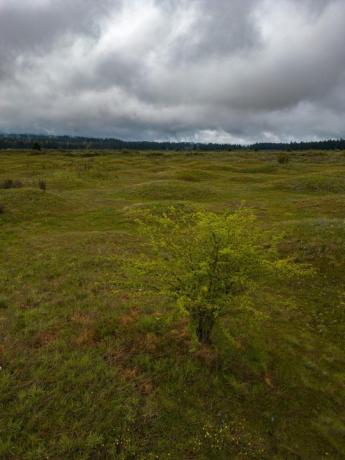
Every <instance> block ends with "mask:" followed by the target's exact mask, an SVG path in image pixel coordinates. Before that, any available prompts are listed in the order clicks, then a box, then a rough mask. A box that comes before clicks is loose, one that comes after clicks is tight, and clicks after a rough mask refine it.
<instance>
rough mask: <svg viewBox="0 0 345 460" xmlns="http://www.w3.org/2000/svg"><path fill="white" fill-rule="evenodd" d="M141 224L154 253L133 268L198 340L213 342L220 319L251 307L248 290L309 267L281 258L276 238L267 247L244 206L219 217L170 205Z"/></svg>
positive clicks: (299, 272)
mask: <svg viewBox="0 0 345 460" xmlns="http://www.w3.org/2000/svg"><path fill="white" fill-rule="evenodd" d="M141 228H142V231H143V232H144V234H146V235H147V237H148V238H149V241H150V247H151V249H153V250H154V255H155V257H154V258H152V257H151V258H150V257H149V256H142V257H141V258H140V260H136V261H132V262H131V270H134V271H135V273H137V274H141V275H143V276H145V277H147V276H149V277H150V283H151V284H152V283H153V284H154V285H155V287H156V288H158V289H159V291H160V292H161V293H162V294H164V295H165V296H168V297H170V298H173V299H174V300H175V302H176V306H177V307H178V309H179V311H180V312H183V313H184V314H187V315H188V316H189V318H190V321H191V324H192V325H193V329H194V331H195V334H196V336H197V339H198V340H199V342H200V343H204V344H207V343H210V342H211V334H212V330H213V327H214V324H215V322H216V320H217V318H219V317H220V316H222V315H224V314H227V313H229V312H231V311H233V310H234V309H236V310H238V309H241V308H242V309H246V308H248V307H249V306H250V303H249V298H250V296H249V293H251V292H252V293H253V292H254V291H255V290H256V289H257V288H258V286H259V285H260V284H261V283H264V282H268V283H270V282H271V281H272V279H273V278H275V277H277V276H278V277H279V279H284V278H287V279H290V278H291V277H292V276H296V275H297V276H299V275H301V274H302V273H304V271H305V270H304V268H301V267H298V266H297V265H295V264H293V263H292V262H290V261H289V260H286V259H285V260H282V259H279V258H278V255H277V251H276V249H275V248H276V244H277V242H278V241H277V240H278V239H277V238H276V239H274V241H276V243H272V245H271V248H270V249H269V250H268V249H267V247H266V249H264V241H263V231H262V228H261V227H260V226H259V225H258V224H257V222H256V219H255V216H254V215H253V214H252V213H251V211H248V210H246V209H241V210H239V211H237V212H234V213H232V214H221V215H218V214H214V213H212V212H206V211H202V212H192V213H190V214H186V213H181V212H178V211H177V210H176V209H174V208H172V209H171V210H170V211H169V213H167V214H165V215H163V217H157V216H153V215H149V216H148V217H147V219H146V220H145V222H141ZM250 308H252V307H251V306H250Z"/></svg>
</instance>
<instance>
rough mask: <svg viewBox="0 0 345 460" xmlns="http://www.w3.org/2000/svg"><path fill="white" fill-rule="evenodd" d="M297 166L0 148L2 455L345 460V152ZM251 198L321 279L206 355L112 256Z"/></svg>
mask: <svg viewBox="0 0 345 460" xmlns="http://www.w3.org/2000/svg"><path fill="white" fill-rule="evenodd" d="M289 155H290V158H291V159H290V162H289V163H288V164H286V165H280V164H279V163H278V162H277V157H278V154H274V153H269V154H268V153H255V152H252V153H250V152H248V153H243V152H239V153H236V152H229V153H205V154H203V153H200V154H197V155H195V154H189V153H187V152H186V153H185V154H182V153H177V154H174V153H167V154H160V155H156V154H154V153H140V152H137V153H128V152H127V153H119V152H118V153H116V152H113V153H110V152H109V153H104V154H98V155H96V154H95V156H88V157H87V156H85V153H83V152H73V153H68V154H64V153H61V152H60V153H59V152H50V153H45V154H40V155H32V154H30V152H1V153H0V184H1V183H2V182H3V181H4V180H6V179H13V180H20V181H21V182H22V184H23V186H22V187H21V188H13V189H6V190H4V189H0V204H1V205H3V212H2V213H1V214H0V366H1V368H0V458H1V459H4V460H7V459H16V460H22V459H23V460H29V459H30V460H40V459H42V460H43V459H47V458H49V459H61V460H67V459H73V460H74V459H78V460H79V459H80V460H81V459H83V460H86V459H142V460H144V459H145V460H146V459H147V460H149V459H162V460H165V459H176V460H180V459H197V460H199V459H200V460H209V459H211V460H212V459H217V460H218V459H224V460H228V459H235V460H240V459H241V460H242V459H276V460H278V459H305V460H310V459H343V458H344V457H345V410H344V407H345V387H344V382H345V368H344V364H345V362H344V361H345V359H344V358H345V352H344V349H345V338H344V337H345V289H344V281H345V257H344V256H345V228H344V227H345V224H344V218H345V180H344V177H345V155H344V153H343V152H329V153H328V152H326V153H325V152H323V153H320V152H305V153H300V154H296V153H290V154H289ZM40 179H42V180H45V181H46V184H47V190H46V191H45V192H44V191H41V190H39V188H38V181H39V180H40ZM243 201H244V202H245V203H246V205H247V206H248V207H251V208H253V209H254V211H255V213H256V214H257V216H258V218H259V220H260V221H262V224H263V225H264V226H265V227H269V228H272V230H273V231H276V232H279V233H280V232H282V231H284V232H285V234H286V236H285V239H284V243H283V244H282V247H281V251H283V252H284V253H285V255H290V256H291V257H292V258H294V259H295V260H297V261H301V262H308V263H310V264H311V265H312V266H313V267H314V268H315V270H316V275H315V276H314V278H313V279H310V280H306V281H304V282H303V283H301V285H300V286H297V287H296V286H291V288H290V289H286V288H284V289H283V288H282V287H281V286H279V285H274V286H272V287H271V289H270V290H269V291H266V292H260V293H257V298H256V303H257V308H258V310H260V311H261V312H262V313H263V315H262V316H260V317H258V318H257V319H253V318H252V317H250V315H248V314H240V313H238V312H236V313H234V314H233V315H229V316H228V317H227V318H225V319H224V320H223V321H222V324H221V326H222V327H219V328H217V330H216V331H215V336H214V347H210V348H205V347H202V348H200V347H198V346H197V345H196V344H195V340H194V338H193V336H192V334H191V331H190V330H189V328H188V323H187V321H186V319H184V318H177V317H176V316H174V314H173V312H174V309H173V306H172V305H170V304H169V302H168V301H167V300H166V299H162V298H160V297H159V296H157V293H156V292H155V291H154V290H153V289H152V288H151V286H150V282H149V280H148V283H147V284H146V285H140V284H139V283H138V282H137V280H132V279H129V278H128V276H127V275H126V272H125V271H124V270H123V266H122V261H123V260H124V259H128V258H129V257H135V254H136V253H137V252H138V251H140V245H141V243H142V237H141V235H140V234H139V233H138V229H137V226H136V224H135V219H136V217H138V216H140V215H141V213H142V211H143V210H145V209H151V210H159V211H162V210H164V209H167V207H169V206H171V205H175V206H188V207H191V208H197V209H200V208H206V209H210V210H213V211H222V210H226V209H227V210H232V209H236V208H238V207H239V206H240V205H241V203H242V202H243ZM292 298H293V299H294V302H292V301H291V299H292Z"/></svg>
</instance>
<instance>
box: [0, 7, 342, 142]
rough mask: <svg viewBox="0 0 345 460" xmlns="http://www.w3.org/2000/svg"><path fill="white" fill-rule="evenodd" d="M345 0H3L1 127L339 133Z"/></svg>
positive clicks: (214, 135)
mask: <svg viewBox="0 0 345 460" xmlns="http://www.w3.org/2000/svg"><path fill="white" fill-rule="evenodd" d="M344 44H345V1H344V0H97V1H96V0H0V132H3V133H10V132H12V133H28V132H30V133H40V134H70V135H86V136H95V137H116V138H121V139H125V140H170V141H191V142H220V143H252V142H256V141H260V142H261V141H268V142H278V141H298V140H318V139H324V138H341V137H343V138H344V137H345V45H344Z"/></svg>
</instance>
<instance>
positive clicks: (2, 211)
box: [0, 203, 5, 214]
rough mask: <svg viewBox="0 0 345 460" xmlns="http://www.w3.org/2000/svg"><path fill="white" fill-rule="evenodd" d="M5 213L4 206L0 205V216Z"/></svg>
mask: <svg viewBox="0 0 345 460" xmlns="http://www.w3.org/2000/svg"><path fill="white" fill-rule="evenodd" d="M4 212H5V206H4V205H3V204H2V203H0V214H3V213H4Z"/></svg>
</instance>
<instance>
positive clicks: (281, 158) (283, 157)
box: [278, 153, 290, 165]
mask: <svg viewBox="0 0 345 460" xmlns="http://www.w3.org/2000/svg"><path fill="white" fill-rule="evenodd" d="M289 160H290V157H289V155H288V154H287V153H280V154H279V155H278V163H279V164H281V165H286V164H287V163H289Z"/></svg>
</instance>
